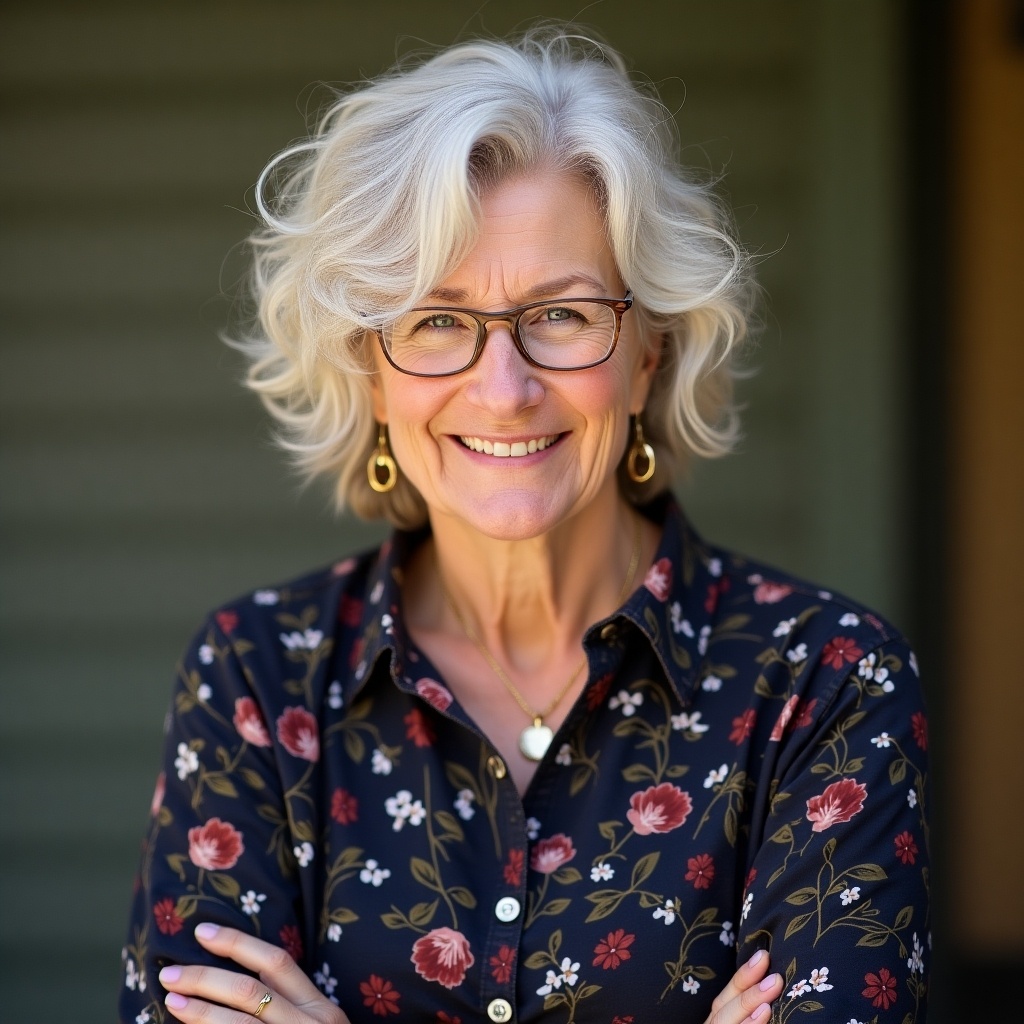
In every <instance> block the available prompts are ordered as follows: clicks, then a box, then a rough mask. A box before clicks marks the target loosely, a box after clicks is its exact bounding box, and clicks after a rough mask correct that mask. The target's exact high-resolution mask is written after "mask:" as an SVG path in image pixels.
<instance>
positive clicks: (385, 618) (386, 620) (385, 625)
mask: <svg viewBox="0 0 1024 1024" xmlns="http://www.w3.org/2000/svg"><path fill="white" fill-rule="evenodd" d="M380 626H381V629H383V630H384V632H385V633H387V634H393V633H394V632H395V620H394V619H392V618H391V616H390V615H388V613H387V612H385V613H384V614H383V615H382V616H381V617H380Z"/></svg>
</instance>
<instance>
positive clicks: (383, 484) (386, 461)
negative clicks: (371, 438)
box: [366, 423, 398, 494]
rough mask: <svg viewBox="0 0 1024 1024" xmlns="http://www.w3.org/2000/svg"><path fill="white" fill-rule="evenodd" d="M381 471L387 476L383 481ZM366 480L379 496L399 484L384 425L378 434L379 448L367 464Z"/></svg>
mask: <svg viewBox="0 0 1024 1024" xmlns="http://www.w3.org/2000/svg"><path fill="white" fill-rule="evenodd" d="M381 470H383V471H384V473H385V474H386V475H385V477H384V479H383V480H382V479H381V476H380V473H381ZM366 478H367V479H368V480H369V481H370V486H371V487H372V488H373V489H374V490H375V491H376V492H377V493H378V494H387V492H388V491H390V490H393V489H394V486H395V484H397V483H398V467H397V466H396V465H395V460H394V459H393V458H392V457H391V452H390V451H389V449H388V435H387V427H385V426H384V424H383V423H381V424H380V429H379V430H378V433H377V447H376V448H375V449H374V451H373V453H372V454H371V455H370V458H369V459H368V460H367V462H366Z"/></svg>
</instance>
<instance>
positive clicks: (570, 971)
mask: <svg viewBox="0 0 1024 1024" xmlns="http://www.w3.org/2000/svg"><path fill="white" fill-rule="evenodd" d="M561 967H562V980H563V981H564V982H565V983H566V985H575V984H576V982H577V981H579V980H580V976H579V975H578V974H577V973H576V972H577V971H578V970H579V969H580V965H579V964H578V963H573V962H572V960H571V959H570V958H569V957H563V958H562V964H561Z"/></svg>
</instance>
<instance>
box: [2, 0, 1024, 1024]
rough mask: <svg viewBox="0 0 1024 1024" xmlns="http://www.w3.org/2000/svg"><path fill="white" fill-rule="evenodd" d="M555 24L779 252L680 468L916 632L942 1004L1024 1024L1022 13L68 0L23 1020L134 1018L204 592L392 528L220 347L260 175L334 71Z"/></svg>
mask: <svg viewBox="0 0 1024 1024" xmlns="http://www.w3.org/2000/svg"><path fill="white" fill-rule="evenodd" d="M539 16H543V17H557V18H571V17H579V18H580V20H581V21H582V22H584V23H586V24H589V25H591V26H593V27H595V28H596V29H597V30H598V31H599V32H601V33H602V34H603V35H604V36H605V37H606V38H607V39H608V40H609V41H610V42H612V43H613V44H614V45H615V46H616V47H618V48H619V49H620V50H621V51H622V52H623V53H624V54H625V55H626V57H627V59H628V61H629V62H630V64H631V66H632V67H634V68H635V69H636V70H637V72H638V73H640V74H642V75H643V76H645V77H646V78H647V79H649V80H650V81H652V82H653V83H654V84H655V85H656V86H657V87H658V89H659V90H660V92H661V94H662V96H663V98H664V99H665V101H666V102H667V103H668V105H669V107H670V108H671V109H672V110H673V111H674V112H675V113H676V116H677V119H678V123H679V128H680V133H681V136H682V140H683V145H684V156H685V160H686V162H687V163H690V164H692V165H693V166H694V167H696V168H697V169H698V170H699V171H700V172H701V173H702V174H710V175H714V176H721V192H722V194H723V196H724V198H725V199H726V200H727V201H728V202H729V203H730V204H731V206H732V207H733V209H734V210H735V215H736V220H737V223H738V228H739V232H740V234H741V237H742V238H743V240H744V242H745V243H746V245H747V246H748V247H749V248H750V249H752V250H753V251H754V252H755V253H757V254H758V255H759V259H760V278H761V281H762V282H763V284H764V287H765V291H766V307H765V314H764V330H763V332H762V334H761V339H760V343H759V347H758V350H757V351H756V353H755V354H754V360H753V361H754V363H755V365H756V366H757V368H758V372H757V374H756V376H754V377H753V378H752V379H751V380H749V381H748V382H747V383H746V384H745V385H744V386H743V391H742V395H743V400H744V401H745V402H746V404H747V414H746V425H747V440H746V441H745V443H744V445H743V447H742V450H741V451H740V453H739V454H738V455H736V456H735V457H733V458H731V459H729V460H725V461H723V462H721V463H715V464H707V465H700V466H698V467H696V469H695V470H694V472H693V473H692V475H691V477H690V478H689V479H688V480H686V481H681V482H680V492H681V493H682V494H683V496H684V500H685V502H686V504H687V507H688V509H689V511H690V514H691V516H692V518H693V519H694V520H695V522H696V524H697V525H698V527H699V528H700V529H701V530H702V531H703V532H704V533H705V535H707V536H709V537H710V538H713V539H714V540H716V541H719V542H722V543H725V544H729V545H732V546H734V547H736V548H739V549H741V550H743V551H745V552H747V553H749V554H751V555H754V556H756V557H758V558H761V559H765V560H768V561H770V562H775V563H778V564H780V565H782V566H784V567H785V568H787V569H789V570H791V571H793V572H797V573H800V574H803V575H806V576H810V577H812V578H813V579H815V580H817V581H819V582H821V583H825V584H827V585H829V586H831V587H834V588H835V589H837V590H842V591H845V592H847V593H849V594H850V595H852V596H854V597H856V598H858V599H860V600H862V601H865V602H867V603H868V604H871V605H874V606H876V607H878V608H879V609H880V610H882V611H883V612H884V613H886V614H887V615H889V616H890V617H891V618H893V619H894V620H895V621H896V622H897V623H898V624H900V625H901V626H903V627H904V629H905V630H906V631H907V632H908V633H909V634H910V636H911V638H912V640H913V641H914V642H915V644H916V646H917V647H918V650H919V653H920V662H921V666H922V674H923V677H924V679H925V682H926V686H927V689H928V696H929V699H930V706H931V714H932V751H933V755H934V783H935V831H934V833H933V846H934V856H935V874H934V891H935V898H936V908H935V931H936V942H935V949H934V953H933V956H934V962H933V969H934V972H935V973H934V977H933V1000H934V1002H933V1011H932V1015H931V1018H930V1019H931V1020H932V1021H935V1022H943V1021H954V1020H959V1019H961V1018H964V1017H966V1016H967V1015H968V1013H969V1014H970V1017H971V1019H976V1020H996V1019H1000V1020H1010V1019H1019V1018H1018V1017H1017V1016H1016V1012H1017V1003H1016V1001H1014V1002H1013V1003H1011V1002H1010V1001H1009V991H1010V986H1011V982H1012V979H1013V978H1015V977H1016V978H1019V977H1020V976H1021V975H1020V970H1021V968H1022V967H1024V915H1022V913H1021V911H1022V909H1024V897H1022V895H1021V888H1020V885H1019V883H1018V878H1017V876H1018V874H1019V871H1018V867H1017V862H1018V860H1019V858H1020V850H1021V848H1022V845H1024V825H1022V820H1024V813H1022V800H1021V795H1020V794H1021V793H1022V792H1024V771H1022V765H1021V759H1020V757H1019V753H1018V748H1019V745H1020V742H1021V736H1022V735H1024V695H1022V692H1021V686H1020V684H1019V681H1018V680H1019V678H1020V675H1021V671H1020V665H1021V660H1022V658H1021V653H1020V648H1019V646H1018V644H1019V641H1020V633H1019V632H1018V631H1019V630H1020V624H1021V622H1022V620H1024V587H1022V583H1021V577H1022V573H1024V543H1022V523H1024V400H1022V398H1021V396H1020V394H1019V392H1020V389H1021V387H1022V386H1024V344H1022V343H1024V331H1022V313H1021V310H1022V304H1021V301H1020V293H1021V291H1022V288H1024V241H1022V240H1024V198H1022V195H1024V189H1022V183H1024V4H1022V3H1020V2H1019V0H1018V2H1014V0H970V2H967V0H963V2H961V3H956V2H938V0H935V2H928V0H919V2H918V0H905V2H900V0H859V2H857V3H853V2H839V0H836V2H827V0H773V2H770V3H766V2H757V0H717V2H713V0H672V2H669V0H605V2H602V3H597V4H594V5H592V6H587V7H583V6H581V4H580V3H579V0H577V3H575V4H568V3H562V2H559V0H549V2H545V3H540V2H538V0H514V2H513V0H507V2H494V3H481V2H480V0H471V2H464V0H447V2H445V3H441V2H423V0H420V2H413V0H387V2H378V3H374V4H368V3H365V2H355V0H334V2H331V3H327V2H319V0H309V2H291V3H283V2H277V3H275V2H270V0H248V2H245V3H241V2H238V3H219V2H206V3H200V2H184V0H182V2H178V3H173V4H171V3H162V2H150V3H145V4H140V3H127V2H117V0H92V2H90V3H89V4H84V3H70V2H69V3H59V2H53V0H38V2H35V3H33V4H23V5H19V6H18V7H17V8H16V7H15V6H14V5H5V8H4V10H3V13H2V14H0V94H2V104H0V153H2V156H0V222H2V226H3V233H2V238H0V269H2V272H0V317H2V320H0V324H2V328H0V329H2V364H0V371H2V372H0V416H2V420H0V431H2V433H0V479H2V491H0V544H2V552H3V568H2V572H3V576H2V589H0V652H2V690H0V701H2V704H0V786H2V808H0V822H2V825H0V827H2V830H3V841H2V870H0V886H2V892H0V908H2V911H0V974H2V976H3V981H4V985H3V1000H2V1006H0V1016H2V1017H3V1019H4V1020H5V1021H16V1022H18V1024H55V1022H62V1021H68V1020H74V1021H75V1022H77V1024H99V1022H101V1021H104V1022H106V1021H109V1020H111V1019H112V1017H113V1013H114V1010H113V1006H114V1001H115V997H116V992H117V989H118V987H119V985H120V984H121V979H120V972H121V964H120V948H121V943H122V937H123V932H124V927H125V920H126V914H127V909H128V901H129V895H130V888H131V878H132V873H133V870H134V867H135V860H136V856H137V851H138V844H139V840H140V838H141V835H142V829H143V827H144V824H145V819H146V814H147V810H148V806H149V797H150V793H151V789H152V784H153V780H154V776H155V773H156V768H157V759H158V750H159V743H160V733H161V723H162V718H163V714H164V709H165V704H166V700H167V696H168V694H169V688H170V682H171V678H172V673H173V669H174V664H175V661H176V658H177V656H178V653H179V651H180V650H181V648H182V647H183V645H184V643H185V642H186V640H187V638H188V636H189V634H190V632H191V630H192V629H193V628H194V627H195V625H196V624H197V623H198V620H199V618H200V617H201V615H202V614H203V613H204V612H205V611H206V610H208V609H209V608H210V607H211V606H212V605H214V604H216V603H218V602H220V601H222V600H225V599H227V598H229V597H231V596H233V595H236V594H238V593H239V592H241V591H243V590H245V589H247V588H251V587H254V586H257V585H261V584H268V583H272V582H274V581H277V580H280V579H282V578H286V577H289V576H292V575H295V574H296V573H298V572H299V571H301V570H304V569H307V568H311V567H314V566H316V565H318V564H321V563H324V562H326V561H328V560H330V559H334V558H336V557H337V556H338V555H340V554H342V553H344V552H347V551H351V550H353V549H355V548H359V547H362V546H365V545H367V544H368V543H371V542H372V541H373V540H374V539H375V538H377V537H378V536H380V531H379V530H378V529H376V528H371V527H368V526H366V525H365V524H359V523H356V522H354V521H351V520H349V519H341V520H338V519H336V518H334V517H333V516H332V514H331V512H330V508H329V502H328V498H327V494H326V490H325V489H323V488H319V489H318V488H316V487H314V488H310V489H307V490H305V491H300V489H299V488H298V487H297V486H296V482H295V480H294V478H293V477H292V476H291V474H290V472H289V471H288V469H287V467H286V465H285V463H284V460H283V458H282V457H280V456H279V455H278V454H277V453H276V452H275V451H274V450H273V448H272V446H271V444H270V441H269V430H268V425H267V423H266V421H265V420H264V418H263V416H262V414H261V412H260V410H259V408H258V406H257V403H256V401H255V400H254V399H253V398H251V397H249V396H248V395H246V394H245V393H243V392H242V390H241V389H240V388H239V387H238V385H237V380H238V378H239V376H240V373H241V365H240V363H239V362H238V360H237V358H236V357H235V355H234V354H233V353H232V352H231V351H230V350H229V349H228V348H226V347H225V346H224V345H223V344H222V343H221V342H220V341H219V340H218V333H219V332H220V331H222V330H223V329H224V328H225V326H226V325H227V324H228V323H229V321H230V316H231V305H232V303H231V297H232V295H233V293H234V291H235V289H236V287H237V281H238V278H239V274H240V272H241V268H242V266H243V260H242V254H241V253H240V242H241V241H242V240H243V239H244V237H245V236H246V234H247V233H248V232H249V230H250V229H251V228H252V226H253V218H252V214H251V210H252V207H253V203H252V185H253V183H254V182H255V180H256V177H257V175H258V173H259V171H260V169H261V167H262V166H263V164H264V162H265V161H266V160H267V158H268V157H269V156H270V155H271V154H272V153H274V152H275V151H277V150H278V149H280V148H282V147H283V146H284V145H285V144H287V143H288V142H290V141H292V140H294V139H296V138H298V137H301V136H302V135H303V134H304V133H305V132H306V130H307V128H308V127H309V126H310V125H311V124H312V122H313V120H314V118H315V115H316V112H317V111H318V110H319V109H320V108H321V106H322V105H323V103H324V101H325V100H326V99H327V93H326V92H325V90H324V89H323V88H322V87H321V86H318V85H317V83H324V82H327V83H334V84H337V85H343V84H344V83H350V82H356V81H358V80H359V79H361V78H363V77H365V76H370V75H374V74H376V73H378V72H380V71H381V70H383V69H384V68H386V67H387V66H388V65H390V64H391V63H392V62H393V60H394V59H395V58H396V57H397V56H401V55H403V54H407V53H409V52H411V51H414V50H417V49H419V48H421V47H422V46H423V45H425V44H445V43H450V42H452V41H454V40H456V39H457V38H461V37H466V36H471V35H474V34H478V33H480V32H487V33H492V34H504V33H507V32H509V31H510V30H512V29H514V28H515V27H516V26H517V25H522V24H524V23H526V22H528V21H530V20H532V19H534V18H537V17H539ZM1015 638H1016V639H1015ZM1011 1007H1012V1009H1011ZM897 1009H898V1008H897ZM894 1012H895V1010H894Z"/></svg>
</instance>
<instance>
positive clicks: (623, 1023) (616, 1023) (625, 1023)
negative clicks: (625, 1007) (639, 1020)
mask: <svg viewBox="0 0 1024 1024" xmlns="http://www.w3.org/2000/svg"><path fill="white" fill-rule="evenodd" d="M633 1020H634V1017H633V1014H631V1013H628V1014H626V1016H625V1017H621V1016H619V1014H615V1016H614V1017H612V1024H633Z"/></svg>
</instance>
